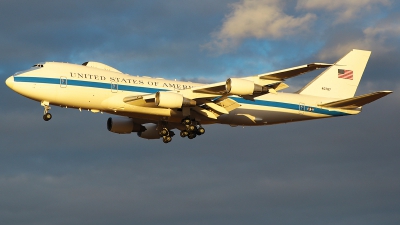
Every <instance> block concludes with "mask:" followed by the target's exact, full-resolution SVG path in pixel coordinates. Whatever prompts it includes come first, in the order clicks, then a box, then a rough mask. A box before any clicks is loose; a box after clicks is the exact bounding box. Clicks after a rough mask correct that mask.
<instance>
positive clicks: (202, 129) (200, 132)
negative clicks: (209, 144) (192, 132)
mask: <svg viewBox="0 0 400 225" xmlns="http://www.w3.org/2000/svg"><path fill="white" fill-rule="evenodd" d="M205 132H206V130H205V129H204V128H202V127H200V128H199V129H197V134H198V135H202V134H204V133H205Z"/></svg>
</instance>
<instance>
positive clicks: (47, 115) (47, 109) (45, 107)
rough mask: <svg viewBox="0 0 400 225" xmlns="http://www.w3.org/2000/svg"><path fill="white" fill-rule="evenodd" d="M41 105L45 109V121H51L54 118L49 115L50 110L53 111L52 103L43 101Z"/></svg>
mask: <svg viewBox="0 0 400 225" xmlns="http://www.w3.org/2000/svg"><path fill="white" fill-rule="evenodd" d="M41 105H42V106H43V107H44V112H43V120H44V121H49V120H51V118H53V116H52V115H51V114H50V113H49V110H50V109H51V107H50V103H49V102H47V101H42V102H41Z"/></svg>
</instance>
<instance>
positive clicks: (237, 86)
mask: <svg viewBox="0 0 400 225" xmlns="http://www.w3.org/2000/svg"><path fill="white" fill-rule="evenodd" d="M225 88H226V92H227V93H229V94H233V95H254V94H267V93H268V92H269V90H268V89H269V88H268V87H264V86H261V85H258V84H255V83H254V82H253V81H250V80H244V79H240V78H229V79H228V80H226V85H225Z"/></svg>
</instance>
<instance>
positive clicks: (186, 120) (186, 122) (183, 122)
mask: <svg viewBox="0 0 400 225" xmlns="http://www.w3.org/2000/svg"><path fill="white" fill-rule="evenodd" d="M181 123H182V125H190V124H191V123H192V121H191V120H190V118H185V119H183V120H182V122H181Z"/></svg>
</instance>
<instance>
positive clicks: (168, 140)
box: [163, 136, 172, 144]
mask: <svg viewBox="0 0 400 225" xmlns="http://www.w3.org/2000/svg"><path fill="white" fill-rule="evenodd" d="M171 141H172V138H171V137H170V136H164V137H163V142H164V143H165V144H166V143H169V142H171Z"/></svg>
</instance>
